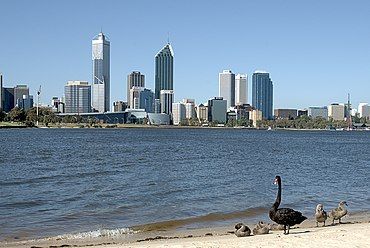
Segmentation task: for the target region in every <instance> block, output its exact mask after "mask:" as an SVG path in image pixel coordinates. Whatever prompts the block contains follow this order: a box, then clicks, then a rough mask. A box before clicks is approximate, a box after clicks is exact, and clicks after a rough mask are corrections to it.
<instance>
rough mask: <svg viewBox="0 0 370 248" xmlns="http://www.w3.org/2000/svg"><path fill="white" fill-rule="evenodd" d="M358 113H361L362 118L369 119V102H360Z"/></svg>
mask: <svg viewBox="0 0 370 248" xmlns="http://www.w3.org/2000/svg"><path fill="white" fill-rule="evenodd" d="M358 113H359V115H360V118H362V117H365V118H367V119H370V106H369V104H368V103H360V104H359V105H358Z"/></svg>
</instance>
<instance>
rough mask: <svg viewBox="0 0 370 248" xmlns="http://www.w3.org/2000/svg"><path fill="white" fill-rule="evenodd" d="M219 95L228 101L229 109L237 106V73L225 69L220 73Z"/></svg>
mask: <svg viewBox="0 0 370 248" xmlns="http://www.w3.org/2000/svg"><path fill="white" fill-rule="evenodd" d="M218 82H219V96H220V97H223V99H224V100H226V102H227V109H229V108H230V107H234V106H235V74H234V73H232V72H231V70H224V71H223V72H222V73H220V74H219V77H218Z"/></svg>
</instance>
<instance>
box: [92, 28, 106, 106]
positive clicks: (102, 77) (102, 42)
mask: <svg viewBox="0 0 370 248" xmlns="http://www.w3.org/2000/svg"><path fill="white" fill-rule="evenodd" d="M92 62H93V78H92V101H91V102H92V107H93V109H94V111H97V112H108V111H109V110H110V42H109V41H108V40H107V39H106V38H105V35H104V34H103V33H102V32H100V33H99V34H98V35H97V36H96V37H95V38H94V39H93V40H92Z"/></svg>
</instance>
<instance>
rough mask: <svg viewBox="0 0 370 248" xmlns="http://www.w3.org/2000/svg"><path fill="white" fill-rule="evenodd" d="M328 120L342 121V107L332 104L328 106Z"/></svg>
mask: <svg viewBox="0 0 370 248" xmlns="http://www.w3.org/2000/svg"><path fill="white" fill-rule="evenodd" d="M328 119H333V120H334V121H343V120H344V105H342V104H337V103H333V104H331V105H329V106H328Z"/></svg>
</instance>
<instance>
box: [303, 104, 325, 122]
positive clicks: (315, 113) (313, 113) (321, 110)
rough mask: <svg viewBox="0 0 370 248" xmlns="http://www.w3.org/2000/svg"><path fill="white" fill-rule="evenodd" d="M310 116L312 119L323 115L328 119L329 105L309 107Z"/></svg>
mask: <svg viewBox="0 0 370 248" xmlns="http://www.w3.org/2000/svg"><path fill="white" fill-rule="evenodd" d="M308 116H310V117H311V118H312V119H315V118H317V117H322V118H324V119H325V120H326V119H328V108H327V107H309V108H308Z"/></svg>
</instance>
